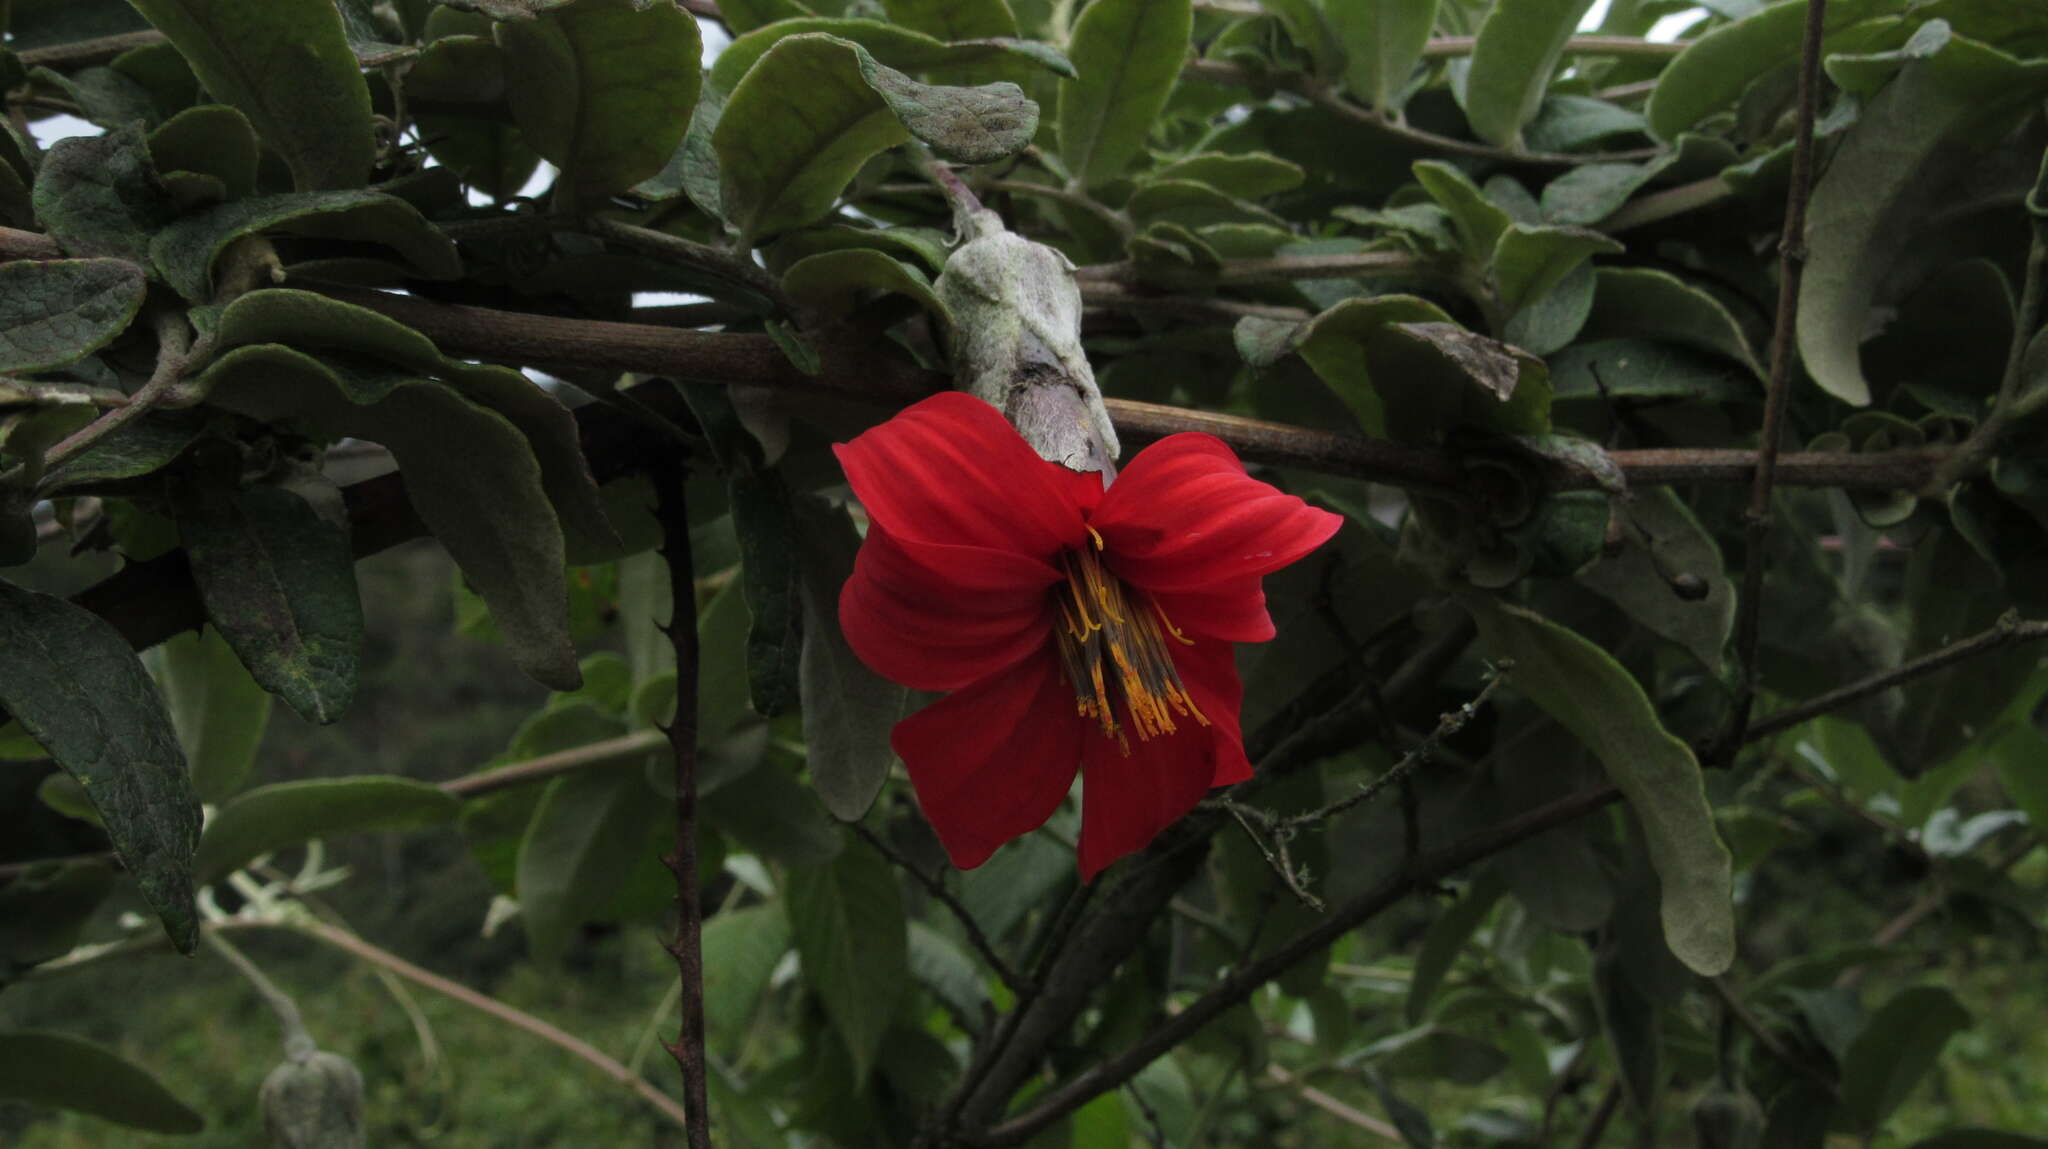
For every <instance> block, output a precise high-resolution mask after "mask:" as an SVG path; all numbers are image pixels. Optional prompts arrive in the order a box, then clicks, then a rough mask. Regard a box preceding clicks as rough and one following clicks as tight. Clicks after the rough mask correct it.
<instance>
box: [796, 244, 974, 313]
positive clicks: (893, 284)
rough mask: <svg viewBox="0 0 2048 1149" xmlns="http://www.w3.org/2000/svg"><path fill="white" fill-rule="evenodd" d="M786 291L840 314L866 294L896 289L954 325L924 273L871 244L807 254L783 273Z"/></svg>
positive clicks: (862, 299) (851, 308)
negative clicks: (863, 246)
mask: <svg viewBox="0 0 2048 1149" xmlns="http://www.w3.org/2000/svg"><path fill="white" fill-rule="evenodd" d="M782 290H783V292H784V293H785V294H787V295H788V296H789V297H790V298H792V299H796V300H800V301H802V302H805V303H809V304H811V305H812V306H815V307H818V308H821V309H823V310H825V311H827V312H830V313H833V314H837V315H845V314H847V313H849V312H851V311H852V310H853V309H854V307H855V306H856V305H858V304H860V303H861V302H863V301H864V297H863V295H862V293H863V292H868V291H887V292H893V293H895V294H897V295H907V296H909V297H910V298H912V299H914V300H916V301H917V302H918V303H919V304H920V305H921V306H923V307H924V309H925V310H926V311H929V312H931V313H932V314H933V315H934V316H935V317H937V318H938V319H939V320H940V321H942V322H944V323H946V324H947V325H951V323H952V315H951V313H949V312H948V311H947V310H946V305H945V304H944V303H943V302H941V301H940V300H939V297H938V295H937V294H935V293H934V292H933V291H932V282H931V280H930V279H927V278H926V277H925V274H924V272H922V271H920V270H918V269H917V268H916V267H913V266H912V265H910V264H908V263H905V262H903V261H902V260H900V259H897V258H895V257H893V256H889V255H885V254H883V253H882V252H879V251H875V250H872V249H869V248H858V247H849V248H842V249H841V250H838V251H821V252H819V253H818V254H816V255H807V256H805V257H804V258H802V259H800V260H797V261H796V262H795V263H793V264H791V265H790V267H789V270H788V271H785V272H783V273H782Z"/></svg>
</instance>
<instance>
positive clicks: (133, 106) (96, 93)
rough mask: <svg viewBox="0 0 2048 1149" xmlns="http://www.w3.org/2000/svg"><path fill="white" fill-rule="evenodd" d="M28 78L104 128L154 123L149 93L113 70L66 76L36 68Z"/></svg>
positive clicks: (97, 70) (89, 69)
mask: <svg viewBox="0 0 2048 1149" xmlns="http://www.w3.org/2000/svg"><path fill="white" fill-rule="evenodd" d="M29 78H30V79H32V80H34V81H35V83H36V84H37V85H39V86H42V87H47V88H55V89H56V90H57V94H58V95H59V96H61V97H62V98H64V99H66V100H69V101H70V102H71V103H73V104H75V105H77V107H78V114H79V116H80V117H81V118H83V119H85V120H86V121H88V122H90V123H93V124H97V125H98V126H100V127H103V128H119V127H125V126H127V125H129V124H135V123H140V124H143V125H145V126H147V125H149V124H152V123H154V122H155V121H156V105H155V104H154V103H153V102H152V101H151V100H150V98H149V91H148V89H146V88H144V87H143V86H142V85H141V84H138V83H136V82H135V81H134V80H131V79H129V78H128V77H127V76H124V75H122V74H121V73H119V72H116V71H115V70H113V69H112V68H97V67H95V68H81V69H79V70H78V71H77V72H74V73H72V74H70V75H65V74H64V73H62V72H57V71H52V70H51V69H49V68H37V69H35V70H34V71H32V72H31V73H29Z"/></svg>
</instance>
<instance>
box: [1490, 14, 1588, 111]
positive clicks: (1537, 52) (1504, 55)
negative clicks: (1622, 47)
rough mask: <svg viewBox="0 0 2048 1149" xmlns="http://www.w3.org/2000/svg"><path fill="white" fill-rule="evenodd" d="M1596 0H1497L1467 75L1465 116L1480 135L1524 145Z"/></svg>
mask: <svg viewBox="0 0 2048 1149" xmlns="http://www.w3.org/2000/svg"><path fill="white" fill-rule="evenodd" d="M1592 6H1593V0H1520V3H1515V4H1496V5H1494V8H1493V11H1491V12H1489V13H1488V14H1487V17H1486V22H1485V23H1484V24H1481V25H1480V26H1479V42H1478V43H1477V44H1476V45H1474V47H1473V49H1472V71H1471V74H1470V75H1469V76H1468V77H1467V79H1466V81H1465V118H1466V119H1467V120H1469V121H1470V122H1471V124H1472V130H1473V132H1475V133H1477V135H1478V136H1479V138H1480V139H1482V140H1490V141H1492V142H1494V143H1496V144H1499V145H1501V146H1502V147H1512V146H1519V145H1520V144H1521V141H1522V125H1524V124H1527V123H1528V122H1529V121H1530V120H1533V119H1535V118H1536V109H1537V108H1538V107H1540V106H1542V104H1543V93H1544V90H1545V89H1547V88H1549V87H1550V75H1551V73H1552V72H1555V71H1556V70H1557V62H1558V59H1559V58H1560V57H1561V56H1563V55H1564V45H1565V41H1566V40H1568V39H1570V38H1571V34H1572V32H1573V31H1574V30H1575V29H1577V28H1578V26H1579V19H1580V17H1582V16H1584V15H1585V14H1586V10H1587V9H1588V8H1591V7H1592Z"/></svg>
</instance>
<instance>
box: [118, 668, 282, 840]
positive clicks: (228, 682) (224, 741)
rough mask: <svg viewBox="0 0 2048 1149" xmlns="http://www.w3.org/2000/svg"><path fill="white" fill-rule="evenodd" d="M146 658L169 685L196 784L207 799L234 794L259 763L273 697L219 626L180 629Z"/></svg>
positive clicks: (166, 693)
mask: <svg viewBox="0 0 2048 1149" xmlns="http://www.w3.org/2000/svg"><path fill="white" fill-rule="evenodd" d="M144 661H145V662H147V663H149V664H150V669H152V670H153V671H155V672H156V676H157V682H158V684H159V685H161V686H162V687H163V692H164V701H165V702H166V703H168V704H169V706H170V711H171V725H172V726H173V727H175V728H176V729H177V731H178V742H179V744H180V745H182V746H183V747H184V748H185V760H186V761H187V762H189V763H190V764H191V766H192V789H193V790H194V791H195V792H196V793H197V794H198V795H199V800H200V801H202V802H219V801H222V800H224V799H226V798H228V797H230V796H231V795H233V794H234V793H235V792H236V791H237V790H240V789H241V788H242V783H243V782H245V781H247V780H248V777H249V771H250V770H251V769H252V768H254V767H255V765H256V748H257V747H258V746H259V745H260V744H261V743H262V741H263V730H264V727H266V726H268V725H269V724H270V696H269V695H268V694H265V693H264V692H263V688H262V687H260V686H258V685H256V682H255V680H254V679H252V678H250V677H249V672H248V671H247V670H244V669H243V668H242V664H241V663H240V662H239V661H237V660H236V658H235V652H234V650H233V649H231V648H230V647H229V646H228V644H227V643H226V642H223V641H222V640H221V637H220V633H219V632H218V631H216V630H212V629H208V630H205V631H202V632H200V633H196V634H195V633H193V632H190V631H187V632H186V633H184V634H180V635H178V636H176V637H174V638H172V639H171V640H169V641H168V642H165V643H164V644H163V645H162V646H159V647H157V648H156V649H154V650H152V651H150V652H149V654H148V655H146V656H144Z"/></svg>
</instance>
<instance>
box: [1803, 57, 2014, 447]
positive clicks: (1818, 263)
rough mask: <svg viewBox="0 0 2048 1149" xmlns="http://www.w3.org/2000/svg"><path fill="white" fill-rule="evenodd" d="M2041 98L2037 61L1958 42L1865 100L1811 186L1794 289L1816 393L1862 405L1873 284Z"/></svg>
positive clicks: (1909, 65)
mask: <svg viewBox="0 0 2048 1149" xmlns="http://www.w3.org/2000/svg"><path fill="white" fill-rule="evenodd" d="M2043 93H2048V60H2029V61H2024V62H2023V61H2020V60H2018V59H2015V58H2014V57H2012V56H2008V55H2006V54H2005V53H2003V52H2000V51H1998V50H1997V49H1995V48H1991V47H1987V46H1985V45H1983V44H1979V43H1976V42H1975V41H1971V40H1966V39H1963V38H1962V37H1954V38H1952V39H1950V40H1949V41H1948V42H1947V44H1946V45H1945V46H1944V47H1942V49H1941V50H1940V51H1939V52H1938V53H1936V54H1935V55H1934V56H1932V57H1931V58H1928V59H1915V60H1909V61H1907V62H1906V63H1905V64H1904V66H1902V67H1901V68H1900V69H1899V73H1898V76H1897V78H1896V79H1894V80H1893V81H1892V82H1891V83H1890V84H1888V85H1886V86H1885V88H1884V90H1883V91H1881V92H1879V93H1878V94H1877V95H1876V96H1875V97H1874V98H1872V99H1871V100H1870V102H1869V104H1868V106H1866V107H1865V108H1864V109H1863V112H1862V115H1861V116H1860V117H1859V118H1858V119H1857V121H1856V124H1855V126H1854V127H1852V128H1850V129H1849V133H1848V137H1847V138H1846V139H1844V140H1843V141H1842V143H1841V146H1840V147H1838V148H1837V149H1836V150H1835V154H1834V158H1833V160H1831V161H1830V162H1829V164H1828V166H1827V170H1826V172H1825V173H1824V174H1823V175H1822V176H1821V180H1820V183H1819V184H1818V185H1817V186H1816V187H1815V188H1814V191H1813V202H1812V206H1811V208H1810V209H1809V220H1808V223H1807V232H1806V240H1807V250H1808V253H1809V254H1808V259H1807V264H1806V275H1805V278H1804V280H1803V281H1802V282H1801V284H1800V289H1799V332H1798V333H1799V354H1800V358H1801V359H1802V360H1803V361H1804V362H1805V364H1806V370H1807V373H1808V374H1810V375H1812V376H1813V380H1814V382H1816V383H1818V384H1820V386H1821V389H1822V390H1824V391H1826V392H1828V393H1829V394H1831V395H1833V396H1835V397H1836V398H1838V399H1841V400H1843V401H1844V402H1847V403H1852V404H1855V405H1857V406H1862V405H1863V404H1866V403H1868V402H1870V398H1871V395H1870V384H1869V383H1868V382H1867V381H1866V380H1865V379H1864V377H1863V367H1862V363H1861V360H1860V354H1859V351H1858V348H1859V345H1860V344H1861V343H1862V340H1863V335H1864V333H1865V331H1866V330H1868V328H1869V316H1870V309H1871V306H1872V303H1873V301H1874V299H1875V297H1876V293H1877V290H1878V286H1879V284H1880V283H1881V282H1882V281H1883V280H1884V278H1885V275H1886V273H1887V272H1888V271H1889V270H1890V269H1891V265H1892V263H1893V261H1894V260H1895V259H1896V258H1897V257H1898V255H1899V253H1900V252H1901V251H1902V250H1903V249H1904V247H1905V244H1906V241H1907V239H1908V238H1909V237H1910V236H1911V235H1912V234H1913V232H1914V225H1915V224H1916V223H1917V222H1919V221H1920V220H1922V219H1924V218H1925V217H1926V215H1927V214H1928V213H1929V212H1931V211H1932V210H1934V209H1935V208H1937V207H1938V206H1939V205H1940V204H1941V203H1942V202H1943V197H1944V196H1945V195H1946V194H1947V189H1948V187H1949V185H1950V183H1951V182H1952V180H1953V178H1954V174H1955V171H1956V169H1957V167H1958V166H1959V165H1961V164H1963V163H1964V162H1966V161H1967V160H1968V158H1969V157H1970V156H1972V155H1974V154H1976V153H1978V152H1980V151H1981V150H1983V149H1985V148H1988V147H1990V146H1991V145H1992V144H1994V143H1996V142H1997V141H1998V140H2000V139H2001V138H2003V137H2004V135H2005V134H2006V132H2007V131H2008V130H2010V129H2011V128H2012V126H2013V125H2014V124H2016V123H2018V122H2019V120H2020V118H2021V117H2023V116H2025V115H2026V114H2027V113H2028V112H2029V111H2030V110H2031V109H2032V108H2034V107H2035V106H2036V105H2037V104H2038V103H2039V102H2040V99H2041V96H2042V94H2043Z"/></svg>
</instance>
